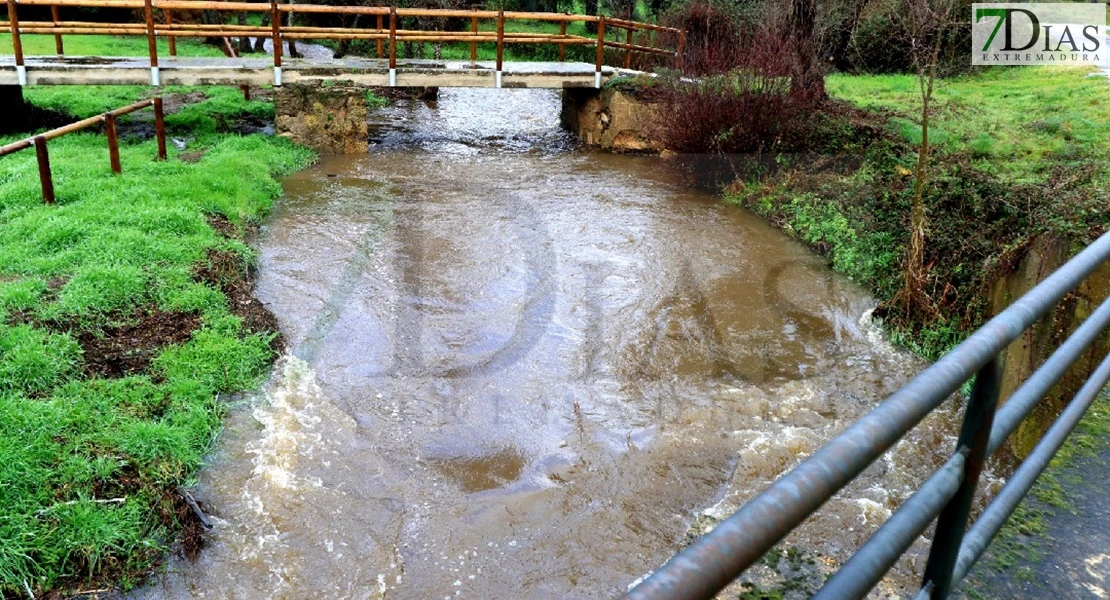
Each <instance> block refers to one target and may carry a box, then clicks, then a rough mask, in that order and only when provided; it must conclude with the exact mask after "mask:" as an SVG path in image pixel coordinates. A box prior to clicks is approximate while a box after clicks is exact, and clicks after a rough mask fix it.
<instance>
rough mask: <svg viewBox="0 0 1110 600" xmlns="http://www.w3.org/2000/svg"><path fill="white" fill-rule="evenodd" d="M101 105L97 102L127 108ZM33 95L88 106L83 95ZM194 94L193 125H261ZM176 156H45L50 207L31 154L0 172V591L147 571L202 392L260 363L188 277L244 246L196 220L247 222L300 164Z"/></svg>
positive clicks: (219, 295) (248, 332) (200, 428)
mask: <svg viewBox="0 0 1110 600" xmlns="http://www.w3.org/2000/svg"><path fill="white" fill-rule="evenodd" d="M0 43H2V42H0ZM68 43H69V40H68V38H67V44H68ZM118 91H119V95H117V96H115V97H113V98H111V99H110V100H106V101H105V102H110V103H114V104H115V105H118V101H119V100H121V99H122V97H123V96H125V95H127V94H132V93H134V92H135V91H134V90H130V89H129V88H123V89H120V90H118ZM190 91H191V90H190ZM32 92H33V93H30V94H28V95H29V96H31V101H32V102H36V101H39V100H41V99H42V98H44V97H49V98H50V100H48V101H47V102H46V103H47V104H49V103H56V105H57V106H64V107H67V108H68V107H76V110H77V111H79V112H80V111H85V110H93V111H95V110H97V109H98V108H99V107H97V106H95V101H96V98H95V96H96V94H97V91H95V90H88V89H81V88H72V89H70V88H65V89H59V90H57V91H54V90H50V91H49V93H47V92H45V91H44V92H40V91H38V90H37V89H36V90H33V91H32ZM67 92H68V96H67ZM204 92H205V94H206V98H205V99H204V101H203V102H199V103H197V104H195V105H194V106H192V107H190V109H191V110H192V111H193V112H194V113H195V114H199V115H204V116H208V117H210V118H213V119H216V118H217V117H218V116H219V114H220V113H221V112H230V111H232V110H236V111H238V110H241V109H242V107H243V105H244V104H245V105H247V110H248V111H257V112H258V113H259V114H264V113H265V109H262V108H258V107H252V106H250V103H243V102H242V98H241V96H239V100H238V101H237V102H236V101H234V100H233V99H232V98H231V94H232V93H233V92H235V93H237V90H234V89H233V88H232V89H229V90H227V91H226V92H225V91H223V90H208V89H206V90H204ZM40 93H41V94H42V95H41V96H39V95H38V94H40ZM140 93H142V92H141V91H140ZM67 98H68V99H67ZM271 110H272V109H271ZM174 117H176V118H178V119H181V121H179V124H180V126H181V127H185V126H186V125H185V120H186V119H185V117H181V116H180V113H179V114H178V115H174ZM167 120H168V121H169V120H170V118H169V117H168V118H167ZM14 139H16V137H15V136H11V137H7V138H0V144H3V143H7V142H10V141H13V140H14ZM190 140H191V141H190V144H191V147H190V148H189V150H188V151H189V152H192V153H194V155H195V156H196V157H197V158H196V159H195V162H191V163H188V162H183V161H181V160H179V159H178V157H179V154H181V151H179V150H178V149H177V148H176V147H175V146H173V145H171V146H170V149H169V151H170V159H169V160H168V161H165V162H156V161H154V160H153V157H154V155H155V142H154V141H153V140H148V141H140V142H136V141H134V140H133V139H131V138H125V140H124V142H123V143H122V144H121V147H120V156H121V161H122V165H123V174H122V175H119V176H116V175H113V174H112V173H111V172H110V169H109V165H108V161H107V151H106V141H105V139H104V137H103V135H99V134H95V133H91V132H85V133H79V134H73V135H69V136H64V137H62V138H58V139H56V140H52V141H51V142H50V153H51V163H52V167H53V174H54V182H55V190H56V195H57V205H55V206H46V205H44V204H43V203H42V199H41V195H40V191H39V181H38V176H37V169H36V166H35V156H34V153H33V152H21V153H17V154H14V155H11V156H8V157H5V158H2V159H0V163H2V166H0V257H2V261H0V481H2V482H3V485H0V595H3V596H5V597H9V596H11V597H15V596H21V595H27V594H34V595H35V596H39V595H41V594H45V593H48V592H56V591H57V592H62V593H63V594H64V593H66V591H67V590H72V589H74V588H76V587H77V586H82V585H88V584H89V582H90V581H92V582H94V583H95V582H101V581H106V580H113V579H114V580H120V581H122V582H123V583H124V585H125V586H126V585H129V584H130V583H134V582H135V581H137V579H138V578H140V577H141V576H142V575H143V574H145V573H146V572H148V571H149V569H150V568H151V567H152V565H154V564H155V563H156V562H157V561H158V560H159V559H160V557H161V556H162V555H163V554H164V552H165V548H166V547H167V545H168V544H170V543H171V542H173V540H174V539H175V536H176V534H177V532H178V531H179V530H180V528H181V527H182V526H183V525H184V524H185V523H183V521H182V520H181V518H180V515H181V514H183V513H182V512H181V511H180V507H181V506H182V500H181V499H180V498H179V497H178V495H177V493H176V492H175V490H176V488H177V486H180V485H183V484H188V482H189V481H190V478H191V477H193V474H194V473H195V471H196V469H197V468H198V466H199V465H200V461H201V459H202V457H203V456H204V454H205V453H206V452H207V451H208V450H209V448H210V447H211V444H212V442H213V440H214V438H215V436H216V434H217V432H218V430H219V427H220V423H221V417H222V414H223V405H222V404H221V402H220V401H219V395H220V394H226V393H231V392H235V391H238V390H243V389H248V388H251V387H253V386H255V385H256V384H257V383H258V382H259V380H260V378H261V377H262V375H263V373H264V370H265V368H266V366H267V365H268V363H269V361H271V360H272V359H273V357H274V348H275V345H274V337H275V335H276V333H275V332H274V331H273V330H272V329H268V330H263V329H260V328H256V327H254V326H252V325H251V323H250V322H249V319H248V318H247V317H244V316H241V315H240V314H238V313H237V312H236V310H237V307H238V305H239V304H240V303H239V302H234V303H233V302H229V300H228V297H227V295H225V293H224V290H223V288H222V287H221V286H220V285H214V284H213V283H211V282H209V281H206V280H204V279H203V278H200V277H198V276H197V273H198V269H199V268H200V266H201V265H204V264H205V262H206V260H207V257H208V256H210V255H211V253H213V252H223V253H225V254H226V255H228V256H234V257H237V260H238V261H239V262H240V263H241V264H242V265H243V266H242V269H241V272H243V273H246V272H247V271H248V268H247V267H248V266H249V264H250V263H251V262H252V261H253V256H254V255H253V252H252V250H251V249H250V248H249V247H248V246H246V245H245V244H244V242H242V241H241V240H240V239H238V237H236V236H228V235H227V234H226V228H222V227H221V228H215V227H214V226H213V225H212V222H213V219H222V220H224V221H225V222H227V223H229V224H230V225H229V227H230V228H231V229H232V230H234V229H236V228H238V227H241V226H242V225H243V224H245V223H248V222H252V221H255V220H257V219H259V218H260V217H261V216H262V215H264V214H265V213H266V211H267V210H268V209H269V207H270V206H271V203H272V200H273V199H274V198H275V197H276V196H277V195H279V194H280V192H281V187H280V184H279V183H278V182H277V180H276V179H275V178H274V177H275V176H277V175H280V174H284V173H289V172H292V171H294V170H296V169H299V168H302V167H304V166H305V165H307V164H308V163H309V162H310V161H311V160H312V154H311V153H310V152H308V151H307V150H304V149H301V148H298V147H296V146H293V145H292V144H290V143H288V142H286V141H285V140H283V139H281V138H267V137H263V136H257V135H256V136H246V137H240V136H236V135H224V134H217V133H213V131H212V130H211V129H207V128H202V129H201V130H199V131H192V132H191V137H190ZM218 229H220V230H218ZM121 332H123V333H121ZM144 332H146V333H144ZM150 332H161V333H158V334H157V335H155V334H151V333H150ZM144 335H146V336H147V337H144Z"/></svg>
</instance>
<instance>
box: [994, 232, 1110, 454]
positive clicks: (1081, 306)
mask: <svg viewBox="0 0 1110 600" xmlns="http://www.w3.org/2000/svg"><path fill="white" fill-rule="evenodd" d="M1073 251H1074V248H1073V247H1072V244H1071V242H1069V241H1067V240H1064V239H1060V238H1057V237H1054V236H1050V235H1042V236H1040V237H1038V238H1036V239H1035V240H1033V242H1032V243H1031V244H1030V245H1029V248H1028V250H1027V251H1026V253H1025V255H1024V257H1023V258H1022V259H1021V260H1020V261H1018V263H1017V264H1016V265H1015V266H1014V267H1013V269H1012V271H1011V272H1010V273H1008V274H1006V275H1004V276H1003V277H1001V278H1000V279H999V280H998V281H996V282H995V284H994V287H993V289H992V290H991V310H992V314H997V313H998V312H1000V311H1001V310H1002V309H1004V308H1006V307H1007V306H1009V305H1010V303H1012V302H1013V301H1014V300H1016V299H1018V298H1020V297H1021V296H1022V295H1023V294H1025V292H1028V291H1029V290H1031V289H1033V287H1034V286H1036V285H1037V284H1038V283H1040V282H1041V281H1042V280H1044V279H1045V278H1046V277H1048V276H1049V275H1051V274H1052V273H1053V272H1054V271H1055V270H1056V269H1058V268H1059V267H1060V266H1061V265H1063V264H1064V263H1065V262H1067V260H1068V259H1069V258H1070V257H1071V256H1072V255H1073V254H1074V252H1073ZM1107 296H1110V265H1102V266H1101V267H1100V268H1099V269H1097V270H1096V271H1095V272H1094V273H1093V274H1092V275H1091V276H1090V277H1088V278H1087V280H1086V281H1084V282H1083V283H1082V284H1081V285H1080V286H1079V288H1078V289H1077V291H1076V292H1075V293H1073V294H1070V295H1069V296H1067V297H1065V299H1064V300H1063V301H1062V302H1061V303H1060V304H1059V305H1058V306H1057V308H1056V309H1055V310H1054V311H1052V312H1050V313H1049V314H1048V315H1047V316H1046V317H1045V318H1043V319H1041V320H1040V321H1039V322H1038V323H1037V324H1035V325H1034V326H1033V327H1031V328H1030V329H1029V330H1028V331H1026V332H1025V334H1024V335H1023V336H1022V337H1020V338H1018V339H1017V340H1016V341H1014V342H1013V343H1012V344H1010V346H1009V347H1008V348H1007V349H1006V352H1005V353H1004V354H1003V357H1004V361H1005V370H1004V372H1003V378H1002V396H1001V400H1002V401H1003V402H1005V401H1006V398H1008V397H1009V396H1010V394H1012V393H1013V392H1014V390H1016V389H1017V388H1018V386H1020V385H1021V383H1022V382H1024V381H1025V380H1026V379H1027V378H1028V377H1029V375H1031V374H1032V373H1033V372H1034V371H1035V370H1037V368H1038V367H1039V366H1040V365H1041V364H1043V363H1044V361H1045V359H1047V358H1048V357H1049V356H1051V355H1052V352H1053V351H1055V350H1056V348H1057V347H1059V345H1060V343H1062V342H1063V341H1064V340H1065V339H1066V338H1067V336H1068V334H1070V333H1071V332H1072V331H1074V330H1075V328H1076V327H1078V326H1079V325H1080V324H1082V323H1083V320H1084V319H1086V318H1087V316H1088V315H1090V314H1091V312H1093V311H1094V309H1095V308H1097V307H1098V305H1099V304H1100V303H1101V301H1102V300H1103V299H1105V298H1106V297H1107ZM1108 351H1110V335H1108V334H1104V335H1103V336H1102V337H1101V338H1100V339H1099V340H1098V341H1096V342H1095V344H1094V345H1093V346H1092V348H1091V349H1090V350H1089V351H1088V352H1087V353H1086V354H1085V355H1084V356H1083V358H1081V359H1080V360H1079V361H1078V362H1077V363H1076V364H1075V365H1074V366H1073V367H1072V369H1071V370H1070V371H1069V372H1068V373H1067V374H1066V375H1065V376H1064V378H1063V379H1062V380H1061V381H1060V383H1058V384H1057V385H1056V387H1055V388H1054V389H1053V390H1052V392H1051V394H1050V395H1049V398H1048V399H1047V401H1046V402H1042V403H1041V404H1040V405H1039V406H1038V407H1037V408H1036V409H1035V410H1034V411H1033V412H1032V414H1031V415H1030V416H1029V418H1027V419H1026V420H1025V422H1023V423H1022V425H1021V427H1020V428H1018V430H1017V432H1015V433H1014V435H1013V436H1011V438H1010V447H1011V449H1012V450H1013V452H1014V453H1015V454H1016V455H1017V456H1019V457H1024V456H1025V455H1027V454H1028V453H1029V451H1030V450H1032V449H1033V446H1034V445H1036V443H1037V441H1038V440H1039V439H1040V437H1041V434H1042V433H1043V432H1044V431H1045V430H1046V429H1047V428H1048V427H1049V426H1050V425H1051V423H1052V421H1053V419H1055V417H1056V415H1058V414H1059V412H1060V410H1061V408H1062V407H1063V406H1064V405H1065V404H1066V403H1067V401H1068V400H1070V399H1071V397H1072V396H1073V395H1074V394H1075V392H1076V391H1077V390H1078V389H1079V388H1080V386H1082V385H1083V382H1084V381H1086V379H1087V377H1088V376H1089V375H1090V374H1091V372H1092V371H1093V370H1094V369H1095V367H1097V366H1098V363H1099V362H1101V360H1102V358H1103V357H1104V356H1106V353H1107V352H1108Z"/></svg>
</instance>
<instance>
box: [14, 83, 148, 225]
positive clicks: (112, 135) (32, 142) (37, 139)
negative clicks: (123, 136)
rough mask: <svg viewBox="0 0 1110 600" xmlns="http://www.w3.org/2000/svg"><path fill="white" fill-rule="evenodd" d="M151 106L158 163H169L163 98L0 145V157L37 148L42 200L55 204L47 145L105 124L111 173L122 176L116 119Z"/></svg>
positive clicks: (135, 104) (140, 102)
mask: <svg viewBox="0 0 1110 600" xmlns="http://www.w3.org/2000/svg"><path fill="white" fill-rule="evenodd" d="M148 106H153V107H154V135H155V137H156V138H157V139H158V156H157V160H166V126H165V121H164V119H163V112H162V99H161V98H152V99H150V100H141V101H139V102H135V103H134V104H128V105H127V106H124V107H122V108H117V109H115V110H111V111H108V112H106V113H102V114H99V115H96V116H95V117H89V118H87V119H83V120H81V121H77V122H76V123H70V124H69V125H63V126H62V127H58V128H57V129H51V130H50V131H47V132H44V133H40V134H38V135H34V136H31V137H29V138H24V139H22V140H19V141H16V142H12V143H10V144H8V145H6V146H0V157H3V156H7V155H8V154H12V153H13V152H18V151H20V150H24V149H26V148H32V147H33V148H34V149H35V154H36V155H37V156H38V163H39V183H40V184H41V185H42V201H43V202H45V203H47V204H54V176H53V174H52V173H51V171H50V153H49V152H48V151H47V148H46V142H48V141H50V140H52V139H55V138H60V137H62V136H63V135H66V134H69V133H74V132H77V131H81V130H82V129H87V128H89V127H92V126H94V125H100V124H101V123H103V124H104V133H105V134H107V137H108V163H109V165H110V166H111V169H112V172H113V173H115V174H117V175H119V174H120V173H122V172H123V166H122V165H121V164H120V160H119V136H118V135H117V132H116V119H117V118H119V117H122V116H123V115H126V114H129V113H133V112H135V111H137V110H142V109H144V108H146V107H148Z"/></svg>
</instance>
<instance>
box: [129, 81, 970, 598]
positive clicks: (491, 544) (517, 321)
mask: <svg viewBox="0 0 1110 600" xmlns="http://www.w3.org/2000/svg"><path fill="white" fill-rule="evenodd" d="M558 112H559V96H558V95H557V93H555V92H551V91H531V90H511V91H510V90H457V91H447V90H445V91H443V92H442V94H441V97H440V99H439V101H438V103H437V104H435V105H431V106H429V105H425V104H421V103H412V104H408V103H401V104H400V105H398V106H395V107H392V108H389V109H387V110H385V111H382V112H381V113H380V114H379V115H376V116H375V117H374V118H375V123H374V125H373V127H372V138H373V139H372V144H371V151H370V153H369V154H367V155H364V156H356V157H327V158H324V159H322V160H321V161H320V163H319V164H317V165H316V166H315V167H313V168H311V169H308V170H305V171H303V172H301V173H298V174H297V175H294V176H292V177H290V178H289V179H287V180H286V181H285V182H284V185H285V195H284V197H283V198H281V200H279V201H278V203H277V205H276V208H275V211H274V214H273V215H272V217H271V218H270V219H269V220H268V221H267V223H266V225H265V227H264V229H263V232H262V235H261V238H260V241H259V248H260V253H261V265H260V278H259V282H258V288H257V295H258V296H259V297H260V298H261V299H262V300H263V301H264V302H265V303H266V304H267V305H268V306H269V307H270V308H271V309H272V310H273V311H274V313H275V314H276V315H277V317H278V320H279V321H280V323H281V326H282V329H283V331H284V332H285V334H286V336H287V337H288V340H289V343H290V347H291V350H290V353H289V354H288V355H287V356H286V357H284V358H283V359H281V361H279V363H278V364H277V366H276V368H275V373H274V376H273V378H272V380H271V381H270V383H269V384H267V385H266V386H265V387H264V389H263V390H262V391H261V392H259V393H257V394H254V395H250V396H248V397H247V398H246V399H245V400H243V401H241V402H240V403H239V404H238V405H237V406H236V407H235V408H233V409H232V411H231V415H230V416H229V418H228V422H227V429H226V432H225V433H224V435H223V437H222V438H221V440H220V443H219V445H218V448H217V450H216V451H215V453H214V454H213V456H212V457H211V459H210V461H209V464H208V465H207V466H206V468H205V469H204V470H203V471H202V473H201V476H200V485H199V487H198V491H197V496H198V498H200V499H201V500H202V501H203V502H205V503H206V505H207V506H208V507H209V510H210V511H211V513H212V520H213V522H214V523H215V528H214V529H213V530H212V532H211V533H210V536H209V545H208V547H207V548H206V549H205V550H204V551H203V552H202V554H201V556H200V558H199V559H198V560H197V561H196V562H195V563H189V562H186V561H183V560H174V561H172V562H171V563H170V564H169V566H168V568H167V570H166V572H165V573H164V574H162V575H159V576H157V577H155V578H154V579H153V581H152V583H151V584H149V586H148V587H147V588H145V589H144V590H141V591H140V593H139V594H138V595H139V596H146V597H171V598H193V597H195V598H290V599H292V598H400V599H425V598H427V599H440V598H444V599H449V598H456V597H457V598H481V599H487V600H488V599H493V598H541V599H542V598H612V597H614V596H616V595H618V594H619V593H621V592H623V591H624V590H625V589H627V587H628V585H629V584H631V583H632V582H634V581H635V580H637V579H638V578H640V577H642V576H643V575H645V574H646V573H648V572H650V571H651V570H652V569H654V568H655V567H657V566H658V565H660V564H661V563H662V562H663V561H665V560H666V558H667V557H668V556H669V555H671V554H672V553H673V552H674V551H675V550H677V549H678V548H679V547H680V546H681V544H682V542H683V540H684V539H685V538H686V536H687V535H688V532H689V530H690V528H691V525H692V524H693V523H694V522H695V521H703V520H704V519H706V518H707V517H706V516H708V517H723V516H726V515H727V514H729V513H730V512H731V510H732V509H734V508H735V507H736V506H737V505H738V504H739V503H741V502H742V501H743V500H744V499H746V498H749V497H751V496H752V495H753V494H755V493H757V492H758V491H759V490H761V489H762V488H763V487H764V486H766V485H767V484H768V483H769V482H770V481H771V480H773V479H774V478H775V477H777V476H778V475H780V474H782V473H783V472H785V471H786V470H787V469H789V468H790V467H791V466H792V465H793V464H795V463H796V462H797V461H798V460H800V459H801V458H802V457H804V456H805V455H807V454H808V453H810V452H812V451H813V450H814V449H816V448H817V447H818V446H819V445H820V444H821V443H822V442H823V441H825V440H827V439H829V438H830V437H832V436H833V435H834V434H835V433H837V432H839V431H840V430H842V429H843V428H844V427H846V426H847V425H848V424H849V423H850V422H851V421H852V420H854V419H856V418H858V417H859V416H860V415H862V414H863V413H865V412H866V411H867V410H868V409H869V408H870V407H871V406H873V405H874V404H875V403H876V402H877V401H878V400H880V399H881V398H882V397H883V396H884V395H886V394H887V393H889V392H890V391H892V390H893V389H895V388H896V387H897V386H898V385H900V384H901V383H903V382H904V381H905V380H906V379H907V378H908V377H909V376H910V375H911V374H912V373H914V372H916V371H917V370H919V369H920V368H921V366H922V365H921V363H920V362H919V361H918V360H917V359H915V358H913V357H912V356H910V355H909V354H907V353H904V352H902V351H898V350H895V349H894V348H892V347H891V346H890V345H889V344H887V343H885V342H884V341H882V339H881V336H880V335H879V334H878V333H876V331H875V328H874V327H873V326H871V325H869V324H868V322H867V319H866V314H867V312H868V310H869V309H870V308H871V307H872V306H873V304H874V302H873V300H872V299H871V298H870V297H869V296H868V295H867V294H866V293H865V292H863V291H862V290H861V289H859V288H858V287H856V286H855V285H853V284H851V283H850V282H848V281H847V280H845V279H843V278H842V277H840V276H838V275H836V274H834V273H832V272H831V271H830V270H829V269H828V268H826V267H825V265H824V263H823V261H822V259H821V258H819V257H817V256H815V255H814V254H812V253H811V252H809V251H808V250H807V249H806V248H804V247H803V246H801V245H799V244H798V243H796V242H794V241H791V240H790V239H789V238H788V237H786V236H785V235H784V234H782V233H781V232H779V231H777V230H775V229H773V228H772V227H770V226H768V225H767V224H765V223H763V222H762V221H760V220H759V219H758V218H756V217H755V216H753V215H751V214H749V213H747V212H745V211H742V210H739V209H736V208H733V207H729V206H725V205H723V204H722V203H721V202H720V200H719V198H717V197H714V196H712V195H709V194H706V193H702V192H698V191H691V190H690V189H687V188H685V187H683V186H682V185H680V184H679V183H678V182H676V181H675V180H674V178H673V177H672V176H671V175H670V174H669V173H670V172H669V171H668V169H667V168H665V166H664V163H663V162H662V161H661V160H660V159H658V158H654V157H635V156H616V155H607V154H600V153H593V152H589V151H585V150H582V149H578V148H576V146H575V144H574V143H573V140H572V138H570V137H569V135H568V134H566V133H565V132H563V131H561V130H560V129H559V127H558ZM952 418H954V415H951V414H949V413H948V412H945V411H942V412H941V414H939V415H938V416H937V417H935V418H932V419H931V420H930V421H929V422H928V423H927V424H926V426H925V427H924V428H923V429H922V430H921V431H920V432H919V433H918V434H915V436H914V437H913V438H911V439H910V440H908V441H907V442H905V443H903V444H902V445H900V446H899V447H898V448H896V449H895V450H894V451H892V452H891V453H889V454H888V456H887V457H885V458H884V459H883V460H882V461H879V463H877V464H876V465H875V466H874V467H873V468H872V469H871V470H869V471H868V473H867V475H866V476H865V477H864V478H862V479H861V480H860V481H858V482H857V483H855V484H853V485H852V486H851V487H849V488H847V489H846V490H845V491H844V492H842V494H841V495H839V496H838V497H837V498H836V499H834V500H833V501H831V502H830V503H829V504H828V505H827V507H826V509H825V510H824V511H823V512H822V515H821V516H820V517H818V518H816V519H814V520H813V521H811V522H810V523H809V524H808V525H807V526H806V527H804V528H802V529H801V530H800V531H799V532H798V533H797V534H795V535H794V536H792V538H791V543H796V544H799V545H800V547H802V548H805V549H806V550H807V552H810V553H812V554H813V555H815V556H819V557H821V558H822V560H825V561H826V562H828V563H830V564H835V563H836V562H839V561H841V560H843V559H844V558H845V557H846V556H847V553H848V552H849V551H850V549H851V548H853V547H854V546H855V545H856V544H858V543H859V542H860V541H861V540H862V539H863V537H864V536H865V534H866V533H868V532H870V531H872V530H873V529H874V527H875V525H876V524H877V523H878V522H881V520H882V519H883V518H885V517H886V516H888V515H889V514H890V510H891V508H894V507H896V506H897V504H898V502H900V501H901V500H902V499H904V498H905V497H906V495H907V494H908V493H909V491H911V490H912V488H913V486H915V485H916V484H917V483H919V482H920V481H921V480H922V478H923V476H924V475H925V474H926V473H927V472H928V471H929V470H931V469H932V467H934V466H935V465H936V464H937V463H938V458H939V457H940V456H941V455H943V454H945V453H947V452H949V451H950V450H951V448H952V439H953V438H952V436H951V432H952V431H953V430H954V427H953V426H952V425H951V423H950V421H951V419H952ZM699 516H700V517H701V519H699ZM920 562H921V556H920V552H911V553H910V555H909V556H908V557H907V558H906V559H904V560H903V561H902V563H900V565H899V567H898V569H899V570H898V571H896V573H902V574H909V579H912V574H913V572H914V571H915V570H916V569H919V568H920V565H919V563H920ZM909 579H907V581H908V580H909ZM885 585H886V586H887V588H888V589H889V590H897V589H899V588H898V585H899V580H898V579H897V577H895V578H893V579H891V580H890V581H888V582H886V584H885Z"/></svg>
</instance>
